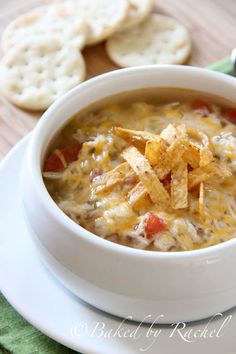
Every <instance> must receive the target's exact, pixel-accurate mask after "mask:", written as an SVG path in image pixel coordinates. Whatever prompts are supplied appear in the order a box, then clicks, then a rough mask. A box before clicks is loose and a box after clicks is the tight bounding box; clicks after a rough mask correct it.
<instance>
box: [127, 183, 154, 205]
mask: <svg viewBox="0 0 236 354" xmlns="http://www.w3.org/2000/svg"><path fill="white" fill-rule="evenodd" d="M128 203H129V204H130V205H131V206H132V207H133V208H134V210H137V211H139V210H140V209H142V208H145V207H147V206H149V205H150V204H151V199H150V197H149V194H148V192H147V190H146V188H145V187H144V185H143V184H142V182H139V183H137V184H136V186H135V187H133V188H132V189H131V190H130V191H129V193H128Z"/></svg>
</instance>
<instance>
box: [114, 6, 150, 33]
mask: <svg viewBox="0 0 236 354" xmlns="http://www.w3.org/2000/svg"><path fill="white" fill-rule="evenodd" d="M129 4H130V6H129V11H128V16H127V18H126V19H125V21H124V24H122V27H121V29H122V30H124V29H128V28H131V27H133V26H135V25H137V24H139V23H140V22H142V21H144V20H145V19H146V18H147V16H148V15H149V14H150V13H151V11H152V7H153V0H129Z"/></svg>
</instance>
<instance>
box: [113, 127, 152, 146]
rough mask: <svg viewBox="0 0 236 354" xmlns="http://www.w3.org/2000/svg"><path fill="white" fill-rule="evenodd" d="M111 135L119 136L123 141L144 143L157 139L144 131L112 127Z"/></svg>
mask: <svg viewBox="0 0 236 354" xmlns="http://www.w3.org/2000/svg"><path fill="white" fill-rule="evenodd" d="M112 132H113V134H115V135H117V136H119V137H120V138H123V139H129V140H141V141H143V142H144V143H146V142H147V141H148V140H156V139H159V135H157V134H153V133H150V132H147V131H144V130H131V129H123V128H120V127H114V128H113V129H112Z"/></svg>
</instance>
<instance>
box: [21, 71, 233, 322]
mask: <svg viewBox="0 0 236 354" xmlns="http://www.w3.org/2000/svg"><path fill="white" fill-rule="evenodd" d="M145 87H177V88H188V89H194V90H200V91H205V92H208V93H211V94H214V95H218V96H222V97H225V98H227V99H229V100H231V101H236V80H235V79H234V78H232V77H229V76H226V75H224V74H219V73H216V72H213V71H209V70H205V69H200V68H193V67H184V66H148V67H137V68H131V69H123V70H117V71H114V72H110V73H107V74H104V75H101V76H99V77H96V78H93V79H91V80H89V81H87V82H85V83H83V84H82V85H79V86H78V87H76V88H75V89H73V90H72V91H70V92H69V93H68V94H66V95H65V96H63V97H62V98H60V99H59V100H58V101H57V102H56V103H55V104H53V105H52V106H51V107H50V108H49V109H48V110H47V111H46V112H45V113H44V115H43V117H42V118H41V119H40V122H39V123H38V125H37V127H36V128H35V130H34V131H33V134H32V136H31V139H30V143H29V146H28V151H27V156H26V160H25V164H24V166H23V170H22V171H23V175H22V196H23V203H24V210H25V214H26V219H27V221H28V225H29V229H30V233H31V235H32V239H33V240H34V242H35V244H36V246H37V249H38V251H39V252H40V254H41V256H42V258H43V260H44V262H45V263H46V265H47V266H48V267H49V269H51V271H52V272H53V273H54V274H55V275H56V277H57V278H59V279H60V280H61V281H62V283H63V284H64V285H65V286H66V287H67V288H69V289H70V290H71V291H72V292H73V293H75V294H76V295H78V296H79V297H80V298H81V299H83V300H85V301H86V302H88V303H89V304H92V305H94V306H96V307H97V308H99V309H102V310H104V311H107V312H109V313H112V314H115V315H118V316H121V317H127V316H130V318H132V319H135V320H138V321H143V320H144V321H145V322H152V321H153V319H154V318H156V316H158V315H163V317H161V318H159V320H158V322H159V323H170V322H175V321H180V320H182V321H192V320H198V319H202V318H205V317H208V316H211V315H213V314H215V313H217V312H219V311H225V310H227V309H229V308H231V307H233V306H234V305H236V256H235V254H236V239H233V240H230V241H227V242H225V243H222V244H219V245H216V246H212V247H210V248H206V249H201V250H195V251H187V252H175V253H161V252H151V251H145V250H138V249H132V248H129V247H125V246H121V245H118V244H115V243H112V242H109V241H106V240H104V239H102V238H100V237H98V236H95V235H94V234H92V233H90V232H88V231H87V230H85V229H84V228H82V227H80V226H78V225H77V224H76V223H74V222H73V221H72V220H71V219H69V218H68V217H67V216H66V215H65V214H64V213H63V212H62V211H61V210H60V209H59V208H58V207H57V205H56V204H55V203H54V201H53V200H52V199H51V197H50V195H49V194H48V192H47V190H46V188H45V186H44V183H43V179H42V175H41V165H42V161H43V158H44V154H45V151H46V149H47V146H48V144H49V142H50V141H51V139H52V137H53V135H54V134H55V132H56V131H58V130H59V129H60V128H61V127H62V126H63V125H64V123H65V122H66V121H67V120H68V118H70V117H71V116H72V115H73V114H75V113H76V112H78V111H79V110H81V109H82V108H84V107H86V106H88V105H90V104H91V103H93V102H96V101H99V100H100V99H102V98H104V97H107V96H110V95H113V94H117V93H120V92H125V91H129V90H134V89H139V88H145ZM39 281H40V279H39Z"/></svg>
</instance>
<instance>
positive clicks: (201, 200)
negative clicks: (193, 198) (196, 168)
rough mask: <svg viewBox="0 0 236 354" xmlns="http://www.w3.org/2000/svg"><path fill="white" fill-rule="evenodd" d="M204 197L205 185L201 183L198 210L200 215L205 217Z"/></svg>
mask: <svg viewBox="0 0 236 354" xmlns="http://www.w3.org/2000/svg"><path fill="white" fill-rule="evenodd" d="M204 197H205V191H204V183H203V182H201V183H200V186H199V202H198V210H199V214H200V215H203V214H204V212H205V205H204Z"/></svg>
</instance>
